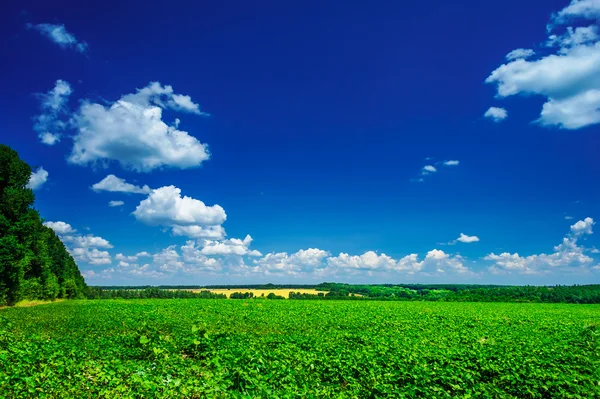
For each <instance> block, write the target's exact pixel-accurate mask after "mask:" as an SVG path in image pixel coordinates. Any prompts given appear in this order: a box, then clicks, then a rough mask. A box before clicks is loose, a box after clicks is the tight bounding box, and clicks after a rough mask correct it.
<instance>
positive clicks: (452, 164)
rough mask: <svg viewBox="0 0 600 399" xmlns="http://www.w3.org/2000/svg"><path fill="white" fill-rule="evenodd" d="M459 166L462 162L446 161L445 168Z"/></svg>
mask: <svg viewBox="0 0 600 399" xmlns="http://www.w3.org/2000/svg"><path fill="white" fill-rule="evenodd" d="M459 164H460V161H457V160H450V161H444V166H458V165H459Z"/></svg>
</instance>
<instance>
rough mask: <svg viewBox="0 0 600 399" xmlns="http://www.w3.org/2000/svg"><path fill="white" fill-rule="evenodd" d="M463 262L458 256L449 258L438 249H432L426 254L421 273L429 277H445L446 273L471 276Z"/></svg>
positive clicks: (449, 256) (448, 255)
mask: <svg viewBox="0 0 600 399" xmlns="http://www.w3.org/2000/svg"><path fill="white" fill-rule="evenodd" d="M463 262H464V261H463V258H462V257H461V256H459V255H454V256H451V255H450V254H447V253H445V252H444V251H442V250H440V249H432V250H431V251H429V252H427V255H426V256H425V260H424V261H423V263H422V266H421V271H422V272H423V273H425V274H429V275H445V274H446V273H448V272H450V273H457V274H467V273H468V274H472V272H471V271H470V270H469V269H468V268H467V267H466V266H465V265H464V264H463Z"/></svg>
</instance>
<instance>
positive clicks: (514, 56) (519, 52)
mask: <svg viewBox="0 0 600 399" xmlns="http://www.w3.org/2000/svg"><path fill="white" fill-rule="evenodd" d="M533 55H535V51H533V50H532V49H525V48H518V49H515V50H513V51H511V52H510V53H508V54H506V57H505V58H506V60H507V61H512V60H518V59H521V58H523V59H524V58H529V57H531V56H533Z"/></svg>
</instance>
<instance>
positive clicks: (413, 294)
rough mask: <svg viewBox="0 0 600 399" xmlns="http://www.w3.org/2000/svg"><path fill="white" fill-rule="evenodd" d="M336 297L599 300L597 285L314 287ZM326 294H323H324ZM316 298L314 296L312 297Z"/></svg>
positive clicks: (329, 285)
mask: <svg viewBox="0 0 600 399" xmlns="http://www.w3.org/2000/svg"><path fill="white" fill-rule="evenodd" d="M315 288H316V289H318V290H326V291H329V293H328V295H329V294H334V295H336V296H339V297H345V296H350V295H352V294H359V295H362V297H363V298H365V299H378V300H397V301H402V300H405V301H406V300H409V301H410V300H416V301H447V302H546V303H583V304H586V303H587V304H592V303H600V285H599V284H596V285H572V286H565V285H557V286H494V285H483V286H482V285H465V284H454V285H453V284H440V285H438V284H435V285H425V284H402V285H356V284H340V283H322V284H319V285H318V286H316V287H315ZM326 297H327V295H326ZM315 299H317V298H315Z"/></svg>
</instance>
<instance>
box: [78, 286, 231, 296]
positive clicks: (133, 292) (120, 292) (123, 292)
mask: <svg viewBox="0 0 600 399" xmlns="http://www.w3.org/2000/svg"><path fill="white" fill-rule="evenodd" d="M87 297H88V298H89V299H116V298H119V299H146V298H148V299H149V298H157V299H174V298H198V299H226V298H227V295H225V294H218V293H215V292H210V291H207V290H203V291H200V292H193V291H186V290H166V289H161V288H144V289H134V288H131V289H104V288H102V287H89V288H88V295H87Z"/></svg>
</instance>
